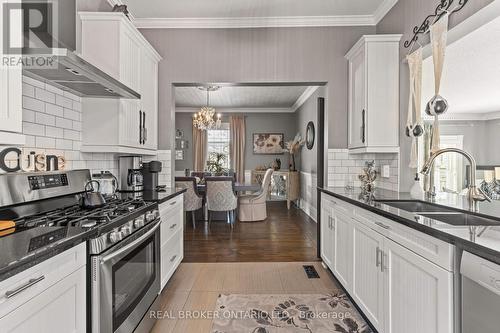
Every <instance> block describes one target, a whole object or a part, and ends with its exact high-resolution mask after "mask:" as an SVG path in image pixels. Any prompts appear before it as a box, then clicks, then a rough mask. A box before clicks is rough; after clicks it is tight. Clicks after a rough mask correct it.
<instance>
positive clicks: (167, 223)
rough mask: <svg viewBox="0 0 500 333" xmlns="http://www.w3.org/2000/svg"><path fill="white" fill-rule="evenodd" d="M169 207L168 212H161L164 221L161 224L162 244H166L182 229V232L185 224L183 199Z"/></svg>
mask: <svg viewBox="0 0 500 333" xmlns="http://www.w3.org/2000/svg"><path fill="white" fill-rule="evenodd" d="M172 207H173V208H172ZM168 208H169V209H168V211H167V213H165V212H163V213H160V218H161V221H162V222H161V226H160V243H161V245H162V246H163V245H165V243H167V242H168V241H169V240H170V238H171V237H172V236H173V235H174V234H175V233H176V232H177V231H179V230H180V231H181V232H182V230H183V225H184V210H183V205H182V200H180V201H178V202H177V203H176V204H175V205H173V206H169V207H168Z"/></svg>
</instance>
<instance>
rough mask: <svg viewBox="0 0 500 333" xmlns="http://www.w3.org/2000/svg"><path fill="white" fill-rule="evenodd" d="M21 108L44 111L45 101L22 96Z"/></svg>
mask: <svg viewBox="0 0 500 333" xmlns="http://www.w3.org/2000/svg"><path fill="white" fill-rule="evenodd" d="M23 108H24V109H28V110H33V111H38V112H45V103H44V102H43V101H39V100H37V99H35V98H32V97H28V96H23Z"/></svg>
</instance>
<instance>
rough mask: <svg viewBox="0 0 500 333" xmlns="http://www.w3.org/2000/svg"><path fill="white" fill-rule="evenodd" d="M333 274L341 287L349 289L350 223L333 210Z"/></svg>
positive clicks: (350, 282)
mask: <svg viewBox="0 0 500 333" xmlns="http://www.w3.org/2000/svg"><path fill="white" fill-rule="evenodd" d="M333 227H334V235H335V236H334V240H333V252H334V253H333V254H334V259H333V261H334V263H335V265H334V266H333V273H334V274H335V276H336V277H337V279H338V280H339V281H340V283H342V285H343V286H344V287H345V288H347V289H350V288H351V284H352V222H351V218H350V217H349V216H347V215H344V214H343V213H340V212H338V211H337V210H335V208H334V213H333Z"/></svg>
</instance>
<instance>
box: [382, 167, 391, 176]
mask: <svg viewBox="0 0 500 333" xmlns="http://www.w3.org/2000/svg"><path fill="white" fill-rule="evenodd" d="M390 176H391V167H390V165H382V178H389V177H390Z"/></svg>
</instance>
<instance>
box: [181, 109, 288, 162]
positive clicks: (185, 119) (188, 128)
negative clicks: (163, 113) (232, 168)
mask: <svg viewBox="0 0 500 333" xmlns="http://www.w3.org/2000/svg"><path fill="white" fill-rule="evenodd" d="M230 115H231V114H224V116H223V117H222V121H223V122H228V121H229V116H230ZM191 124H192V114H191V113H176V119H175V127H176V128H179V129H182V130H184V136H185V138H186V139H187V140H188V141H189V146H188V149H187V150H186V152H185V154H186V156H185V159H184V160H183V161H175V170H176V171H183V170H184V169H186V168H188V169H193V158H192V156H193V150H192V136H193V130H192V125H191ZM245 125H246V148H245V170H252V169H255V167H257V166H259V165H262V164H270V163H271V162H272V161H274V160H275V159H276V158H279V159H281V162H282V164H281V165H282V166H281V168H282V169H287V168H288V155H287V154H283V155H255V154H253V137H252V134H253V133H283V134H284V135H285V141H288V140H291V139H293V137H295V134H297V123H296V114H295V113H268V114H262V113H250V114H246V115H245Z"/></svg>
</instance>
